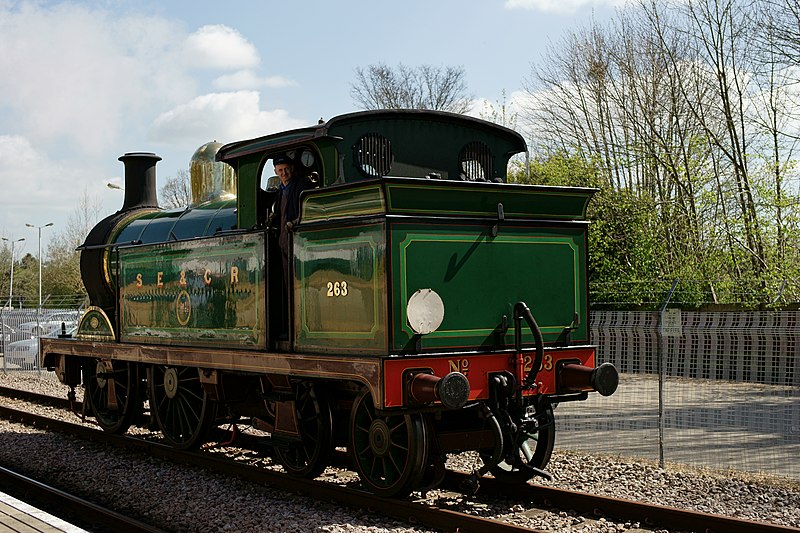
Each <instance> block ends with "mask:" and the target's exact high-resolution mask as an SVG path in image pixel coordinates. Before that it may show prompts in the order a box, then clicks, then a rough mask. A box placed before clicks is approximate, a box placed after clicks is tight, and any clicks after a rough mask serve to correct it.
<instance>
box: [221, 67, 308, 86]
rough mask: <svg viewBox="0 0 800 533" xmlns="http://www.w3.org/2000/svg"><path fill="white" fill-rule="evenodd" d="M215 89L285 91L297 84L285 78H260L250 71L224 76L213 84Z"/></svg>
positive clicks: (245, 70)
mask: <svg viewBox="0 0 800 533" xmlns="http://www.w3.org/2000/svg"><path fill="white" fill-rule="evenodd" d="M212 85H213V86H214V88H215V89H219V90H221V91H238V90H241V89H260V88H267V89H283V88H285V87H294V86H296V85H297V82H296V81H294V80H290V79H289V78H284V77H283V76H258V75H257V74H256V73H255V72H254V71H252V70H249V69H244V70H238V71H236V72H234V73H232V74H224V75H222V76H220V77H218V78H217V79H215V80H214V81H213V82H212Z"/></svg>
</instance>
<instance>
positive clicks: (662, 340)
mask: <svg viewBox="0 0 800 533" xmlns="http://www.w3.org/2000/svg"><path fill="white" fill-rule="evenodd" d="M677 286H678V279H677V278H676V279H675V280H674V281H673V282H672V288H670V290H669V293H668V294H667V298H666V300H664V302H663V303H662V304H661V307H660V308H659V309H658V466H659V467H660V468H664V374H665V368H664V367H665V364H664V363H665V361H664V359H665V357H666V353H667V350H666V344H667V340H666V336H665V335H664V312H665V311H666V310H667V305H669V301H670V300H671V299H672V295H673V293H675V288H676V287H677Z"/></svg>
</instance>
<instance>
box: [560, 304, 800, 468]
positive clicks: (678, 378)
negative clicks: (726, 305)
mask: <svg viewBox="0 0 800 533" xmlns="http://www.w3.org/2000/svg"><path fill="white" fill-rule="evenodd" d="M665 316H666V317H668V318H665ZM590 322H591V331H592V342H593V343H595V344H597V345H598V363H599V362H605V361H608V362H611V363H613V364H614V365H615V366H616V367H617V369H618V370H619V371H620V386H619V389H618V390H617V392H616V393H615V394H614V395H613V396H611V397H608V398H603V397H600V396H599V395H590V399H589V400H588V401H586V402H576V403H572V404H564V405H562V406H559V408H558V409H557V410H556V420H557V427H558V432H559V433H558V437H557V446H558V447H559V448H568V449H576V450H582V451H589V452H601V453H608V454H613V455H621V456H630V457H641V458H647V459H652V460H654V461H659V462H660V463H661V464H664V462H665V461H669V462H676V463H683V464H690V465H695V466H703V467H710V468H714V469H722V470H728V469H730V470H741V471H749V472H762V473H769V474H775V475H779V476H784V477H788V478H790V479H793V480H797V481H800V463H798V461H797V458H798V457H800V354H798V349H799V348H800V330H798V327H797V326H798V323H800V312H798V311H772V312H771V311H750V312H701V311H688V312H687V311H683V312H680V311H677V310H663V311H661V312H660V311H592V312H591V313H590Z"/></svg>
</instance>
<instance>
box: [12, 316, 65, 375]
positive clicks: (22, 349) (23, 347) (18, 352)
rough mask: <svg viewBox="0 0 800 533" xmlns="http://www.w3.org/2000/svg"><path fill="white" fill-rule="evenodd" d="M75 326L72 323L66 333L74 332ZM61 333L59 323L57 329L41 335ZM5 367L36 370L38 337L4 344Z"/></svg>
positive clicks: (54, 335) (48, 335) (49, 335)
mask: <svg viewBox="0 0 800 533" xmlns="http://www.w3.org/2000/svg"><path fill="white" fill-rule="evenodd" d="M76 329H77V326H76V325H74V324H73V326H72V327H70V328H68V329H67V333H68V334H70V335H71V334H73V333H75V330H76ZM60 334H61V324H59V326H58V329H57V331H53V332H50V333H48V334H47V335H43V337H56V336H58V335H60ZM6 348H7V349H6V352H5V354H4V357H5V363H4V364H5V368H6V369H17V370H36V369H37V368H38V360H39V337H32V338H27V339H22V340H19V341H14V342H11V343H9V344H8V345H7V346H6Z"/></svg>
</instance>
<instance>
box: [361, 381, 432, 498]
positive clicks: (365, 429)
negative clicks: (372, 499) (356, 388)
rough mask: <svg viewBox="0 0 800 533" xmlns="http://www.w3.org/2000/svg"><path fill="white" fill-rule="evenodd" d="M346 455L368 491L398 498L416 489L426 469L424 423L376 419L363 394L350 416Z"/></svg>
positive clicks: (413, 417)
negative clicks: (351, 458) (350, 459)
mask: <svg viewBox="0 0 800 533" xmlns="http://www.w3.org/2000/svg"><path fill="white" fill-rule="evenodd" d="M350 453H351V454H352V457H353V463H354V465H355V468H356V471H357V472H358V474H359V476H360V477H361V481H363V482H364V483H365V484H366V485H367V486H368V487H369V489H370V490H371V491H372V492H374V493H376V494H378V495H380V496H386V497H402V496H406V495H407V494H408V493H409V492H411V491H412V490H414V489H415V488H417V487H418V486H419V484H420V482H421V481H422V476H423V474H424V472H425V468H426V466H427V455H428V446H427V440H426V432H425V423H424V420H423V418H422V415H420V414H397V415H389V416H379V415H378V414H377V413H376V412H375V406H374V404H373V402H372V395H371V394H370V393H369V391H364V392H363V393H362V394H360V395H359V396H358V398H356V400H355V403H354V404H353V410H352V411H351V414H350Z"/></svg>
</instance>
